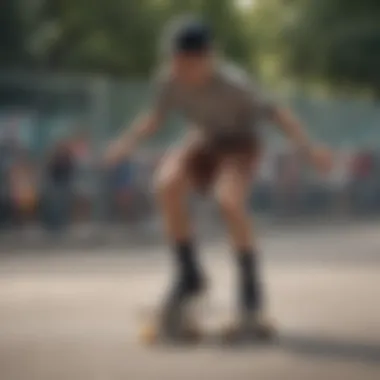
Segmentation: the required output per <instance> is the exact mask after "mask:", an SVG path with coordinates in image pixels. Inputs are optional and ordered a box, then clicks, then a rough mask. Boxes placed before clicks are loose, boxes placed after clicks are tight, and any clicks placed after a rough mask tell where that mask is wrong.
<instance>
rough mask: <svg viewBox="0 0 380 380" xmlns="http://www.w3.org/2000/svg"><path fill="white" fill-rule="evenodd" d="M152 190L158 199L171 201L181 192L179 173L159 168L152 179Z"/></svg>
mask: <svg viewBox="0 0 380 380" xmlns="http://www.w3.org/2000/svg"><path fill="white" fill-rule="evenodd" d="M154 192H155V194H156V197H157V198H158V199H159V200H160V201H173V200H175V199H176V198H177V197H178V196H179V195H180V194H181V193H182V183H181V178H180V176H179V175H176V173H173V172H167V171H165V170H159V171H158V173H157V175H156V176H155V179H154Z"/></svg>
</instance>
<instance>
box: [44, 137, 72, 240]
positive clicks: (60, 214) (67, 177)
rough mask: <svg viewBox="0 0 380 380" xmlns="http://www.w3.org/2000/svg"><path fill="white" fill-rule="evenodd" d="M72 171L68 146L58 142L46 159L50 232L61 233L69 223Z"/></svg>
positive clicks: (64, 142)
mask: <svg viewBox="0 0 380 380" xmlns="http://www.w3.org/2000/svg"><path fill="white" fill-rule="evenodd" d="M74 171H75V159H74V156H73V152H72V150H71V147H70V144H69V143H68V142H67V141H59V142H58V143H57V144H56V145H55V146H54V149H53V151H52V152H51V154H50V156H49V157H48V162H47V167H46V177H47V199H48V202H47V204H46V206H47V213H48V215H47V216H48V220H47V227H48V228H49V229H50V230H51V231H54V232H58V231H61V230H63V229H64V228H66V227H67V226H68V224H69V222H70V216H71V211H72V210H71V209H72V207H71V206H72V186H73V181H74Z"/></svg>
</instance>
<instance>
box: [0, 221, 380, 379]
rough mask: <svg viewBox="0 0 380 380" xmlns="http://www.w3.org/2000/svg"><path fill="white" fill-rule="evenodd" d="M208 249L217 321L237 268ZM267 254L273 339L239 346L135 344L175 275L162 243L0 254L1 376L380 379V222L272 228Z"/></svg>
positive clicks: (222, 251) (224, 253)
mask: <svg viewBox="0 0 380 380" xmlns="http://www.w3.org/2000/svg"><path fill="white" fill-rule="evenodd" d="M203 248H204V255H203V256H204V257H203V259H204V263H205V266H206V267H207V269H208V272H209V275H210V277H211V280H212V282H211V283H212V288H211V289H210V301H209V302H210V305H211V306H209V313H208V318H207V321H208V322H209V323H210V324H217V323H219V322H222V321H223V320H225V319H228V317H229V316H230V315H231V310H232V305H233V303H234V293H233V284H234V267H233V264H234V261H233V259H232V258H231V256H230V255H229V252H228V251H229V250H228V248H227V247H226V245H225V244H223V243H222V242H221V243H219V244H212V245H209V246H208V245H204V247H203ZM262 250H263V253H264V255H263V266H264V273H265V278H266V282H267V293H268V295H269V297H270V303H269V310H270V312H271V314H272V315H273V316H274V317H275V318H276V319H277V321H278V325H279V328H280V332H281V338H280V342H279V343H278V345H275V346H270V347H253V346H251V347H237V348H226V347H224V348H223V347H216V346H208V345H206V344H205V345H200V346H197V347H187V348H185V347H183V348H179V347H176V348H169V347H167V348H146V347H143V346H141V345H140V344H139V342H138V341H137V339H136V328H137V325H138V315H139V312H141V310H142V309H143V308H144V307H145V306H147V305H154V304H155V303H157V301H158V300H159V299H160V296H161V294H162V292H163V291H164V289H165V285H166V283H167V281H168V279H169V276H170V273H169V272H170V262H169V261H168V259H169V257H168V255H167V254H166V252H165V249H163V248H162V247H157V248H156V249H150V251H149V252H148V251H147V250H146V249H143V248H139V249H138V248H135V249H132V248H128V249H125V250H111V249H109V250H107V251H101V250H98V251H97V252H94V253H90V252H82V251H76V252H75V251H70V252H69V251H67V252H65V251H64V250H62V252H59V254H57V252H55V253H54V255H49V254H48V253H46V252H45V253H41V254H38V253H33V255H32V254H31V255H29V254H24V255H11V254H9V255H2V256H1V258H0V379H1V380H61V379H62V380H119V379H120V380H145V379H152V380H153V379H154V380H169V379H175V380H182V379H183V380H187V379H189V380H195V379H199V380H200V379H206V380H212V379H218V380H230V379H234V380H250V379H258V380H265V379H276V380H277V379H279V380H286V379H292V380H298V379H300V380H303V379H305V380H313V379H318V380H320V379H326V380H330V379H331V380H335V379H344V380H351V379H352V380H367V379H368V380H376V379H380V225H376V224H373V225H365V226H356V227H355V226H346V227H344V228H339V229H334V227H331V226H329V227H324V226H319V228H314V229H303V230H302V232H300V231H299V232H297V231H294V230H292V231H282V232H276V231H273V232H272V233H271V232H270V231H269V232H267V233H266V234H264V235H263V239H262ZM25 253H27V252H25Z"/></svg>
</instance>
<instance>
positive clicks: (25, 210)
mask: <svg viewBox="0 0 380 380" xmlns="http://www.w3.org/2000/svg"><path fill="white" fill-rule="evenodd" d="M9 174H10V177H9V180H10V190H11V202H12V216H13V221H14V223H15V224H16V226H18V227H23V226H25V224H26V223H27V222H32V221H33V219H34V218H35V216H36V210H37V203H38V195H37V176H36V170H35V167H34V165H33V162H32V160H31V157H30V155H29V154H28V152H27V151H26V150H23V149H19V150H18V153H16V157H15V159H14V160H13V162H12V165H11V167H10V173H9Z"/></svg>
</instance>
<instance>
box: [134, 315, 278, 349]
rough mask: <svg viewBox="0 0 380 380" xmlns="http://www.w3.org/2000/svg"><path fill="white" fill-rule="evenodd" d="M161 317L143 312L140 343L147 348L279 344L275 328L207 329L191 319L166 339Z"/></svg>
mask: <svg viewBox="0 0 380 380" xmlns="http://www.w3.org/2000/svg"><path fill="white" fill-rule="evenodd" d="M159 319H160V314H159V313H157V310H154V309H151V310H149V309H145V310H144V312H142V313H140V318H139V327H138V332H139V333H138V340H139V342H140V343H142V344H143V345H146V346H155V345H160V344H164V345H165V344H179V345H197V344H217V345H234V344H255V345H256V344H258V345H262V344H272V343H275V342H276V341H277V338H278V335H277V331H276V329H275V327H274V325H272V324H270V323H265V324H261V325H258V326H257V327H254V328H249V329H238V328H237V326H234V325H228V324H224V325H225V326H226V327H220V326H212V327H211V326H205V325H204V324H202V323H200V322H201V321H197V322H195V320H194V319H188V320H186V321H185V323H184V324H183V327H182V328H180V329H179V332H178V333H177V334H175V335H174V336H170V337H169V336H167V335H165V334H162V333H161V331H160V328H159V326H160V324H159ZM222 326H223V324H222Z"/></svg>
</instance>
